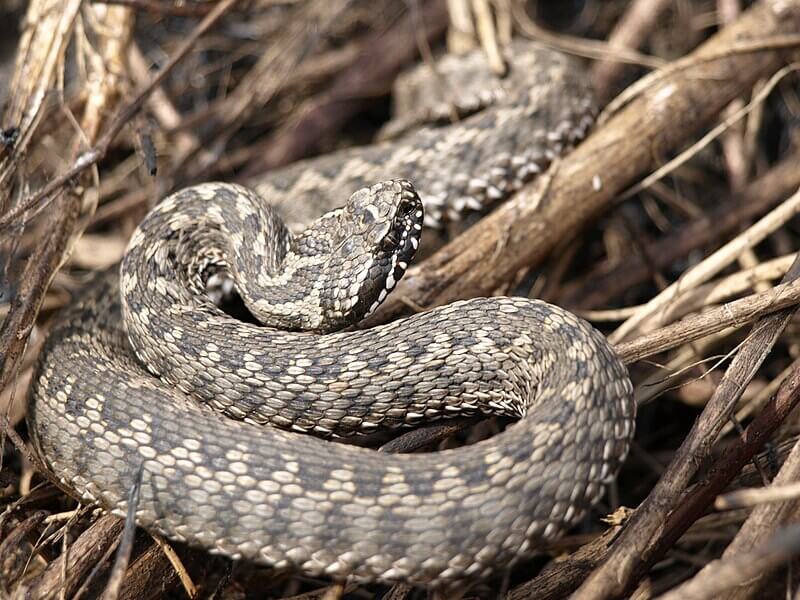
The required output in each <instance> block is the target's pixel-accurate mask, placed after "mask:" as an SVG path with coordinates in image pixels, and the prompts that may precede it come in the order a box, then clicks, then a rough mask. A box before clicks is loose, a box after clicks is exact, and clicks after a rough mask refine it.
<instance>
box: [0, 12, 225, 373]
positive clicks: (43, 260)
mask: <svg viewBox="0 0 800 600" xmlns="http://www.w3.org/2000/svg"><path fill="white" fill-rule="evenodd" d="M236 2H237V0H223V1H222V2H220V3H219V4H218V5H216V7H215V10H213V11H212V12H211V13H209V14H208V15H207V16H206V17H205V18H204V19H203V21H201V22H200V24H198V26H197V27H196V28H195V30H194V31H193V32H192V33H191V34H190V35H189V36H188V37H187V38H186V40H185V41H184V42H183V43H182V44H181V46H180V47H179V49H178V51H177V52H176V54H175V55H174V56H173V57H172V58H171V59H170V60H169V61H168V62H167V64H165V65H164V68H163V69H162V70H161V71H159V72H158V73H157V74H156V75H155V76H154V77H153V79H152V80H151V81H150V83H149V84H148V85H147V86H145V87H144V89H142V90H141V91H140V92H139V93H138V94H137V95H136V96H135V97H134V99H133V100H132V101H131V102H129V103H128V104H126V105H125V106H123V107H122V109H121V110H119V112H118V113H117V115H116V116H115V117H114V119H112V120H111V122H110V124H109V125H108V128H107V129H106V131H105V132H104V133H103V134H102V135H101V136H100V137H99V140H98V142H97V144H96V145H95V146H94V147H93V148H91V149H90V150H88V151H86V152H84V153H83V154H81V155H80V156H79V157H78V158H77V160H75V162H74V163H73V164H72V166H71V167H70V168H69V169H68V170H67V171H66V172H65V173H63V174H62V175H60V176H58V177H56V178H54V179H53V180H52V181H51V182H50V183H48V184H46V185H45V186H43V188H42V189H41V190H39V191H38V192H37V193H35V194H33V195H32V196H31V197H29V198H26V199H23V200H22V201H21V203H20V206H22V207H23V211H22V212H17V211H14V212H15V215H16V216H20V215H22V214H24V211H25V210H27V209H28V208H31V207H37V208H38V207H41V206H43V203H44V201H45V200H47V201H48V205H49V209H50V210H49V211H48V214H49V222H48V224H47V230H48V231H50V235H49V236H48V237H47V238H46V239H45V240H43V241H42V243H41V244H39V245H38V246H37V247H36V248H35V249H34V252H33V253H32V255H31V256H30V257H29V258H28V261H27V264H26V267H25V270H24V272H23V274H22V277H21V280H20V286H19V290H18V293H17V295H16V296H15V297H14V298H13V300H12V301H11V303H10V308H9V312H8V316H7V317H6V319H5V321H4V322H3V325H2V327H0V389H2V388H4V387H5V386H6V385H7V384H8V382H9V380H10V379H11V377H12V376H13V374H14V372H15V369H16V365H17V362H18V361H19V359H20V358H21V356H22V354H23V351H24V348H25V344H26V342H27V339H28V335H29V334H30V331H31V328H32V327H33V323H34V321H35V319H36V315H37V314H38V312H39V307H40V306H41V302H42V299H43V298H44V293H45V291H46V290H47V287H48V286H49V284H50V281H51V280H52V278H53V275H54V274H55V272H56V271H57V270H58V268H59V267H60V266H61V263H62V261H63V260H64V257H65V253H66V251H67V249H68V246H69V242H70V240H71V239H72V238H73V235H74V232H75V230H76V227H77V223H78V216H79V214H80V210H81V207H80V201H81V198H80V195H78V194H73V193H71V192H67V191H65V190H66V188H67V186H68V184H69V182H71V181H73V180H74V179H75V177H77V176H78V175H80V174H81V173H83V172H84V171H86V169H88V168H89V167H91V166H93V165H94V164H96V163H97V162H98V161H99V160H100V159H101V158H102V157H103V156H105V154H106V152H107V151H108V148H109V146H110V144H111V142H112V141H113V140H114V138H115V137H116V136H117V135H118V134H119V132H120V131H121V130H122V128H123V127H124V126H125V125H126V124H127V123H128V121H130V119H131V118H132V117H133V116H134V115H135V114H136V113H137V111H138V110H139V108H140V107H141V106H142V104H143V103H144V101H145V100H146V99H147V98H148V96H149V95H150V93H151V92H152V91H153V90H154V89H156V88H157V87H158V86H159V85H160V84H161V82H162V81H163V80H164V78H165V77H166V76H167V74H168V73H169V72H170V71H171V70H172V69H173V68H174V67H175V66H176V65H177V64H178V62H179V61H180V60H181V59H182V58H183V57H184V56H185V55H186V54H188V52H189V50H190V49H191V48H192V46H193V45H194V43H195V42H196V41H197V40H198V39H199V38H200V36H202V35H203V34H204V33H205V32H206V31H207V30H208V29H209V28H210V27H212V26H213V25H214V23H216V22H217V21H218V20H219V19H220V18H221V17H222V15H224V14H225V12H226V11H227V10H228V9H230V8H231V7H232V6H233V5H234V4H235V3H236ZM13 217H14V215H11V216H10V215H9V214H8V213H7V214H6V215H5V216H4V218H3V223H4V224H6V225H8V224H9V223H11V222H12V221H11V220H10V219H12V218H13ZM0 227H1V225H0Z"/></svg>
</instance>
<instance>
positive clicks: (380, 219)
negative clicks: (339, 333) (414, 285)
mask: <svg viewBox="0 0 800 600" xmlns="http://www.w3.org/2000/svg"><path fill="white" fill-rule="evenodd" d="M337 213H338V214H337V217H338V218H337V219H336V221H337V223H336V230H337V231H336V235H337V238H338V239H337V241H336V243H335V244H334V245H333V248H332V249H331V256H330V260H329V266H328V271H329V272H331V273H338V274H339V275H338V276H337V277H336V281H335V282H334V285H333V286H332V288H331V291H332V294H323V297H324V296H326V295H327V296H328V300H329V301H328V303H327V304H328V306H327V313H328V314H327V318H328V321H329V322H337V323H338V325H339V326H340V327H345V326H348V325H352V324H354V323H357V322H358V321H360V320H361V319H363V318H364V317H366V316H368V315H369V314H371V313H372V312H373V311H374V310H375V309H376V308H378V306H379V305H380V304H381V302H383V301H384V299H385V298H386V296H387V295H388V294H389V292H390V291H391V290H392V289H393V288H394V286H395V285H396V284H397V282H398V281H399V280H400V278H401V277H402V276H403V274H404V273H405V271H406V269H407V268H408V265H409V263H410V262H411V260H412V259H413V258H414V254H415V253H416V251H417V248H418V247H419V240H420V236H421V234H422V219H423V210H422V201H421V200H420V198H419V196H418V195H417V192H416V191H415V190H414V187H413V186H412V185H411V183H410V182H409V181H406V180H404V179H396V180H390V181H384V182H381V183H378V184H375V185H373V186H371V187H368V188H362V189H360V190H358V191H357V192H355V193H354V194H353V195H352V196H350V199H349V200H348V202H347V204H346V205H345V206H344V207H343V208H341V209H339V211H337ZM333 290H336V291H333Z"/></svg>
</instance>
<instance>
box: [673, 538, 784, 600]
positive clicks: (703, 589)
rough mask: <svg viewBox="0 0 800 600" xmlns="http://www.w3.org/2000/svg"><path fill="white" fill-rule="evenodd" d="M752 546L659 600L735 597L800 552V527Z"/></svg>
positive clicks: (705, 570) (723, 560)
mask: <svg viewBox="0 0 800 600" xmlns="http://www.w3.org/2000/svg"><path fill="white" fill-rule="evenodd" d="M752 548H753V546H749V547H748V551H747V552H743V553H741V554H739V555H736V556H732V557H723V558H722V559H720V560H715V561H714V562H711V563H709V564H708V565H707V566H706V567H705V568H704V569H703V570H702V571H700V573H698V574H697V575H696V576H695V577H693V578H692V579H691V580H689V581H687V582H686V583H684V584H682V585H680V586H678V587H676V588H675V589H673V590H670V591H669V592H668V593H666V594H663V595H661V596H659V597H658V598H659V600H713V599H714V598H721V597H723V595H724V594H725V596H724V597H725V598H728V599H730V598H733V596H730V595H727V594H726V592H730V591H731V590H733V588H735V587H737V586H741V585H746V584H748V582H749V581H751V580H752V579H758V577H759V576H760V575H762V574H763V573H765V572H770V571H772V570H773V569H775V568H776V567H779V566H780V565H781V564H783V563H784V562H786V561H787V560H788V559H790V558H791V557H793V556H795V555H796V554H798V553H800V525H794V526H792V527H789V528H787V529H785V530H784V531H780V532H779V533H777V534H775V535H774V536H773V537H772V539H770V540H769V541H768V542H767V543H765V544H761V545H759V546H757V547H756V548H755V549H752Z"/></svg>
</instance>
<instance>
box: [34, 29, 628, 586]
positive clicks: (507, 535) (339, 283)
mask: <svg viewBox="0 0 800 600" xmlns="http://www.w3.org/2000/svg"><path fill="white" fill-rule="evenodd" d="M509 62H510V65H511V69H510V73H509V75H508V76H507V77H506V78H505V79H503V80H501V81H500V82H499V83H498V84H497V87H496V88H495V91H492V92H491V94H490V95H491V96H492V100H493V102H494V104H492V105H491V106H489V107H482V108H481V110H477V111H474V112H473V113H471V114H467V115H466V116H465V117H464V118H463V119H462V120H460V121H458V122H456V123H438V124H437V123H434V124H432V125H430V126H425V127H423V128H422V129H418V130H416V131H413V132H410V133H408V134H405V135H400V136H399V137H397V138H390V139H388V140H386V141H384V142H380V143H378V144H376V145H373V146H365V147H361V148H357V149H347V150H343V151H341V152H337V153H333V154H331V155H325V156H323V157H321V158H319V159H310V160H306V161H303V162H301V163H299V164H298V165H292V166H290V167H288V168H287V169H286V170H284V171H277V172H275V173H272V174H270V175H269V176H268V180H267V181H266V182H261V183H260V184H257V185H255V188H256V189H255V190H254V189H253V186H245V185H241V184H237V183H224V182H210V183H202V184H199V185H195V186H191V187H187V188H184V189H182V190H179V191H177V192H175V193H173V194H172V195H170V196H168V197H167V198H165V199H164V200H162V201H161V202H160V203H158V204H157V205H156V206H155V208H153V209H152V210H151V211H150V212H149V213H148V215H147V216H146V217H145V218H144V220H143V221H142V222H141V223H140V225H139V226H138V227H137V228H136V230H135V232H134V233H133V235H132V237H131V239H130V242H129V244H128V247H127V250H126V252H125V255H124V257H123V259H122V260H121V262H120V263H119V264H118V265H117V266H115V267H113V268H111V269H110V270H108V271H106V272H103V273H100V274H99V275H97V277H96V279H95V280H94V281H93V282H92V283H91V284H89V285H87V286H85V288H84V289H83V290H82V292H81V294H80V296H79V297H78V298H77V299H76V300H75V301H74V302H73V303H72V304H71V305H70V307H68V308H67V309H65V311H64V312H63V314H62V315H61V316H60V317H59V319H58V320H57V321H56V323H55V324H54V325H53V326H52V328H51V329H50V332H49V334H48V337H47V339H46V341H45V343H44V347H43V349H42V352H41V353H40V356H39V358H38V362H37V364H36V368H35V372H34V375H33V378H32V384H31V393H30V398H29V404H28V413H27V419H28V428H29V432H30V436H31V440H32V443H33V446H34V448H35V450H36V453H37V455H38V456H39V457H40V458H41V459H42V461H43V463H44V465H45V466H46V468H47V470H48V471H50V472H51V473H52V474H53V476H54V478H55V479H56V481H58V482H59V483H60V484H61V485H62V486H63V487H65V488H66V489H68V490H70V491H71V492H72V493H74V495H75V496H76V497H77V498H79V499H80V500H81V501H83V502H86V503H92V504H97V505H99V506H100V507H102V508H104V509H106V510H108V511H110V512H112V513H114V514H116V515H119V516H123V517H124V516H125V515H126V514H127V513H128V511H129V510H130V511H132V512H131V514H133V515H134V518H135V522H136V523H137V525H139V526H141V527H143V528H145V529H146V530H148V531H151V532H153V533H157V534H160V535H163V536H165V537H167V538H168V539H170V540H174V541H177V542H183V543H187V544H189V545H191V546H195V547H199V548H203V549H206V550H207V551H209V552H211V553H216V554H221V555H224V556H227V557H230V558H231V559H233V560H241V561H247V562H249V563H254V564H257V565H264V566H267V567H270V568H272V569H275V570H276V571H283V570H289V571H295V570H296V571H302V572H305V573H307V574H311V575H315V576H326V577H331V578H334V579H344V578H350V579H352V580H353V581H358V582H397V581H402V582H407V583H410V584H413V585H419V586H426V587H429V588H447V587H451V586H457V585H461V584H462V583H463V582H466V581H474V580H478V579H482V578H486V577H490V576H492V575H494V574H497V573H498V572H500V571H502V570H503V569H506V568H508V566H509V565H512V564H514V563H515V562H516V561H519V560H521V559H522V558H524V557H528V556H530V555H531V554H533V553H536V552H537V551H539V550H540V549H541V548H542V546H543V544H546V543H547V542H548V541H549V540H552V539H553V538H555V537H556V536H558V535H560V534H561V533H562V532H563V531H564V530H566V529H568V528H569V527H571V526H573V525H575V524H576V523H578V522H579V521H580V520H581V519H582V518H584V516H585V515H586V514H587V511H588V510H589V509H590V508H591V507H592V506H593V505H594V504H595V503H596V502H597V501H598V500H599V499H600V498H601V496H602V495H603V493H604V490H605V488H606V485H607V484H608V483H609V482H610V481H612V479H613V478H614V477H615V476H616V474H617V472H618V470H619V468H620V466H621V464H622V462H623V460H624V458H625V456H626V453H627V451H628V448H629V446H630V443H631V439H632V436H633V433H634V429H635V413H636V410H635V404H634V401H633V394H632V385H631V382H630V378H629V375H628V372H627V369H626V368H625V366H624V365H623V364H622V363H621V362H620V360H619V358H618V357H617V355H616V354H615V352H614V350H613V348H612V347H611V346H610V344H609V343H608V342H607V340H606V339H605V338H604V336H603V335H602V334H601V333H600V332H599V331H597V330H596V329H594V328H593V327H592V326H591V325H589V324H588V323H587V322H586V321H584V320H582V319H580V318H579V317H577V316H575V315H574V314H572V313H570V312H568V311H566V310H564V309H561V308H559V307H556V306H554V305H551V304H548V303H546V302H543V301H540V300H535V299H529V298H526V297H487V298H472V299H466V300H461V301H457V302H454V303H452V304H448V305H445V306H440V307H436V308H433V309H430V310H427V311H424V312H419V313H417V314H413V315H411V316H409V317H405V318H401V319H398V320H395V321H391V322H389V323H385V324H382V325H378V326H375V327H370V328H359V327H358V326H357V325H358V323H359V322H360V321H361V320H362V319H363V318H364V317H365V316H367V315H369V314H371V313H373V312H374V311H375V310H376V309H377V308H378V307H379V305H380V303H381V302H382V301H383V300H384V299H385V298H386V296H387V295H388V294H389V293H390V292H391V290H392V289H393V288H394V287H395V285H396V283H397V281H398V280H399V279H400V277H402V275H403V272H404V271H405V270H406V268H407V267H408V265H409V263H410V262H411V261H412V259H413V257H414V255H415V253H416V251H417V249H418V247H419V244H420V240H421V239H422V235H423V231H427V230H428V226H430V225H433V226H436V225H437V224H438V220H439V219H441V218H443V216H446V215H447V214H448V213H449V212H450V211H451V210H455V211H458V210H460V209H461V208H463V207H464V206H466V205H476V206H485V201H490V200H493V199H499V198H501V197H503V196H504V194H510V193H512V191H513V190H514V189H515V188H516V187H519V186H520V185H522V184H523V183H524V182H525V181H527V180H529V179H530V178H531V177H534V176H535V174H536V172H537V171H539V170H541V169H542V168H544V167H543V164H544V161H547V160H552V157H553V156H554V155H555V153H556V152H557V150H555V149H554V148H556V147H557V146H559V145H563V146H566V145H567V141H568V140H569V139H577V138H578V137H579V133H578V130H579V129H582V128H583V129H585V126H584V125H582V124H581V123H580V121H581V119H583V118H584V117H585V114H586V110H585V109H586V104H587V102H586V93H587V88H586V83H585V81H586V79H585V77H584V76H582V75H581V74H580V73H579V72H578V71H575V70H574V67H572V66H570V65H571V62H570V59H567V58H566V57H565V56H563V55H562V54H560V53H558V52H555V51H552V50H547V49H544V48H540V47H536V46H533V47H531V46H528V45H526V46H515V51H514V53H513V56H511V57H510V58H509ZM497 90H500V91H497ZM515 90H516V91H515ZM482 94H483V92H479V93H478V102H477V103H480V100H481V98H480V96H481V95H482ZM473 100H474V99H473ZM475 104H476V102H475V101H472V105H473V106H474V105H475ZM468 112H469V111H468ZM570 115H571V116H570ZM567 121H569V122H571V123H573V126H572V127H570V128H569V131H567V128H565V126H563V123H564V122H567ZM539 131H555V132H556V133H554V134H552V135H549V136H548V135H547V134H545V135H544V136H543V137H542V136H540V135H538V134H537V133H536V132H539ZM547 157H550V158H547ZM389 173H391V174H392V176H390V177H385V175H387V174H389ZM373 178H374V180H373ZM370 180H373V181H371V183H368V184H366V185H365V183H366V182H367V181H370ZM315 182H316V183H315ZM418 190H419V191H418ZM265 196H271V198H265ZM337 199H338V200H337ZM301 200H302V201H304V202H306V201H307V202H310V203H312V204H315V210H323V209H322V208H321V206H322V205H324V204H325V202H327V201H331V202H334V203H336V202H338V204H340V205H341V206H339V207H338V208H334V209H332V210H328V211H327V212H324V213H323V214H321V215H320V216H318V217H317V218H316V219H315V220H314V221H312V222H311V224H310V225H308V226H307V227H306V228H302V229H300V228H298V227H293V226H292V224H291V223H292V219H291V217H286V216H285V214H284V213H282V212H281V206H284V207H285V206H286V205H287V204H292V203H296V202H299V201H301ZM343 202H344V204H343V205H342V203H343ZM324 210H327V209H324ZM430 212H434V213H436V217H435V219H434V220H433V221H431V220H430V218H428V217H427V215H428V214H430ZM219 275H222V276H224V277H225V278H229V279H230V280H231V281H233V283H234V287H235V289H236V291H237V293H238V294H239V295H240V296H241V298H242V301H243V302H244V304H245V305H246V307H247V309H248V310H249V312H250V314H251V316H252V319H249V318H248V319H241V318H238V317H234V316H231V315H230V314H228V313H227V312H225V310H223V308H221V307H220V306H219V305H218V304H217V303H216V302H214V301H213V300H212V298H211V296H210V295H209V293H208V286H209V282H210V281H211V280H212V279H213V278H214V277H217V276H219ZM474 415H487V416H489V415H501V416H507V417H512V418H513V419H515V422H513V423H512V424H510V425H509V426H508V427H506V428H505V429H504V430H503V431H501V432H500V433H498V434H496V435H494V436H492V437H490V438H488V439H485V440H483V441H479V442H476V443H473V444H469V445H466V446H462V447H458V448H451V449H446V450H442V451H438V452H426V453H416V454H391V453H386V452H379V451H375V450H372V449H369V448H366V447H361V446H358V445H352V444H346V443H341V442H342V441H344V440H347V439H358V438H360V437H363V436H365V435H368V434H371V433H373V432H375V431H377V430H383V429H390V430H397V431H402V430H405V429H408V428H411V427H414V426H416V425H418V424H421V423H428V422H435V421H439V420H444V419H448V418H453V417H463V416H474ZM309 434H310V435H309ZM134 488H137V489H138V498H137V500H136V502H135V503H134V504H133V505H131V502H132V500H131V498H132V496H131V490H132V489H134Z"/></svg>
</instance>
